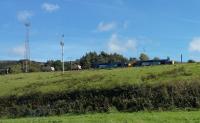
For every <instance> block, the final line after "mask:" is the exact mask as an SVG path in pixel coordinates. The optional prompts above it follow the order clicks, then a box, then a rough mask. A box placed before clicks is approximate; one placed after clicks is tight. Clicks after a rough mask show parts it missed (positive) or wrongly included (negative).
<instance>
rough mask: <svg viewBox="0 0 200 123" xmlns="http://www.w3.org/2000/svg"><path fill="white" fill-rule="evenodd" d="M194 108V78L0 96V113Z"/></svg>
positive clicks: (198, 88) (197, 98)
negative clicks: (183, 80) (110, 87)
mask: <svg viewBox="0 0 200 123" xmlns="http://www.w3.org/2000/svg"><path fill="white" fill-rule="evenodd" d="M153 78H154V77H153ZM194 108H200V83H199V82H198V81H194V82H174V83H160V84H158V83H157V84H146V83H143V84H136V85H134V86H128V85H127V86H121V87H115V88H113V89H95V90H79V91H73V92H60V93H52V94H40V93H36V94H31V95H26V96H22V97H17V96H10V97H4V98H3V97H2V98H0V116H8V117H22V116H47V115H61V114H65V113H87V112H113V111H124V112H127V111H128V112H132V111H141V110H172V109H185V110H188V109H194Z"/></svg>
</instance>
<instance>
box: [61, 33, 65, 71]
mask: <svg viewBox="0 0 200 123" xmlns="http://www.w3.org/2000/svg"><path fill="white" fill-rule="evenodd" d="M60 46H61V49H62V53H61V55H62V72H63V74H64V72H65V63H64V35H62V40H61V42H60Z"/></svg>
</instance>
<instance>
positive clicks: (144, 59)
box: [139, 53, 149, 61]
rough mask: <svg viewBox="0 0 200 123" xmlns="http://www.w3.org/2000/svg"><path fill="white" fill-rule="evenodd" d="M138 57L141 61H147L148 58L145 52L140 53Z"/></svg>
mask: <svg viewBox="0 0 200 123" xmlns="http://www.w3.org/2000/svg"><path fill="white" fill-rule="evenodd" d="M139 58H140V60H141V61H147V60H149V57H148V55H147V54H145V53H141V54H140V57H139Z"/></svg>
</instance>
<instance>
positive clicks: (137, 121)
mask: <svg viewBox="0 0 200 123" xmlns="http://www.w3.org/2000/svg"><path fill="white" fill-rule="evenodd" d="M199 121H200V111H192V112H186V111H185V112H184V111H179V112H151V113H150V112H137V113H102V114H86V115H63V116H54V117H41V118H20V119H4V120H3V119H2V120H0V123H199Z"/></svg>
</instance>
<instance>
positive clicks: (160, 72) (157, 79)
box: [0, 64, 200, 96]
mask: <svg viewBox="0 0 200 123" xmlns="http://www.w3.org/2000/svg"><path fill="white" fill-rule="evenodd" d="M199 73H200V64H183V65H165V66H154V67H136V68H121V69H112V70H84V71H72V72H66V73H65V74H64V75H62V74H61V73H59V72H55V73H53V72H52V73H30V74H14V75H6V76H0V85H1V86H0V96H9V95H23V94H30V93H35V92H42V93H48V92H61V91H69V92H70V91H75V90H85V89H86V90H90V89H111V88H114V87H119V86H123V85H125V86H127V85H135V84H141V83H148V84H151V83H153V84H155V83H168V82H170V83H175V82H183V81H184V82H192V81H194V80H195V81H199V80H200V75H199Z"/></svg>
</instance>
